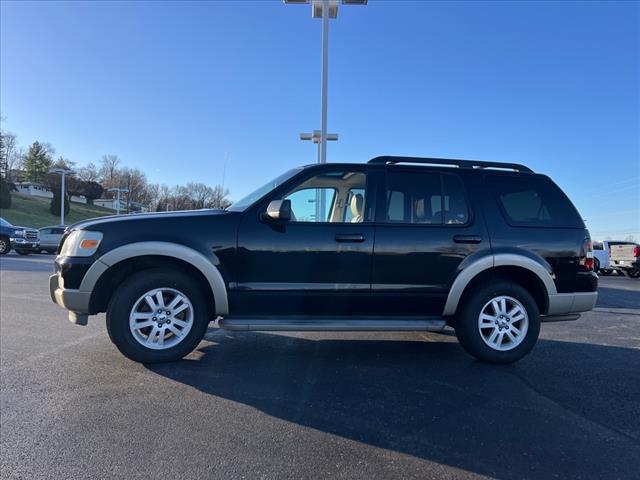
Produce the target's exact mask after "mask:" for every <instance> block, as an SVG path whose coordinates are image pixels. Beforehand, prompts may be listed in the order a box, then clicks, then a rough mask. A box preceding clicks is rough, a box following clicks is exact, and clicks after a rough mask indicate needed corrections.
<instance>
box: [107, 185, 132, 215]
mask: <svg viewBox="0 0 640 480" xmlns="http://www.w3.org/2000/svg"><path fill="white" fill-rule="evenodd" d="M107 192H115V194H116V202H117V203H116V215H120V193H129V189H128V188H110V189H108V190H107Z"/></svg>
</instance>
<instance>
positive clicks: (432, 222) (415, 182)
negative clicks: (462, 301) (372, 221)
mask: <svg viewBox="0 0 640 480" xmlns="http://www.w3.org/2000/svg"><path fill="white" fill-rule="evenodd" d="M380 196H381V198H379V201H378V205H379V208H378V211H377V214H376V243H375V249H374V255H373V269H372V305H375V308H376V309H377V311H378V312H379V313H381V314H382V313H387V314H390V315H440V314H441V313H442V309H443V307H444V304H445V301H446V297H447V292H448V289H449V286H450V284H451V282H452V281H453V279H454V277H455V275H456V274H457V271H458V268H459V267H460V266H461V263H462V262H463V261H464V260H465V258H467V257H469V256H470V255H473V254H475V253H477V252H479V251H480V250H482V249H487V250H490V245H489V239H488V235H487V233H486V230H485V227H484V224H483V222H481V221H480V220H479V214H480V212H474V211H473V209H472V208H471V206H470V204H469V202H468V200H467V198H468V196H467V194H466V191H465V188H464V183H463V181H462V175H461V174H458V173H454V172H450V171H444V172H442V171H439V170H437V169H431V168H426V167H403V166H394V167H389V168H388V170H387V173H386V181H385V186H384V188H382V189H381V193H380Z"/></svg>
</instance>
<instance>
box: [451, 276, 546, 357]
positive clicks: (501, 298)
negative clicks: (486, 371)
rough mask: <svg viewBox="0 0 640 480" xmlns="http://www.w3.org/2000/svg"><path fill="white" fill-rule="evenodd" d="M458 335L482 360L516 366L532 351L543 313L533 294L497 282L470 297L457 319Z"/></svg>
mask: <svg viewBox="0 0 640 480" xmlns="http://www.w3.org/2000/svg"><path fill="white" fill-rule="evenodd" d="M455 330H456V336H457V337H458V340H459V341H460V344H461V345H462V347H463V348H464V349H465V350H466V351H467V352H468V353H470V354H471V355H473V356H474V357H476V358H477V359H478V360H481V361H483V362H489V363H512V362H515V361H517V360H520V359H521V358H522V357H524V356H525V355H526V354H527V353H529V352H530V351H531V349H532V348H533V346H534V345H535V343H536V341H537V340H538V334H539V333H540V312H539V310H538V305H537V304H536V302H535V300H534V299H533V297H532V296H531V294H530V293H529V292H528V291H527V290H526V289H524V288H523V287H521V286H520V285H518V284H515V283H507V282H497V283H495V284H493V285H488V286H486V287H483V288H480V289H478V290H477V291H474V292H473V293H471V294H469V295H468V296H467V297H466V298H465V300H464V302H463V304H462V305H461V306H460V309H459V313H458V315H457V318H456V328H455Z"/></svg>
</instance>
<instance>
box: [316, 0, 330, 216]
mask: <svg viewBox="0 0 640 480" xmlns="http://www.w3.org/2000/svg"><path fill="white" fill-rule="evenodd" d="M328 74H329V0H322V72H321V76H322V80H321V87H320V88H321V90H320V142H319V143H318V157H319V158H318V163H327V90H328V87H329V82H328V77H329V75H328ZM324 203H325V198H324V193H322V192H321V190H320V189H317V190H316V222H324V221H325V220H326V219H325V210H326V207H325V205H324Z"/></svg>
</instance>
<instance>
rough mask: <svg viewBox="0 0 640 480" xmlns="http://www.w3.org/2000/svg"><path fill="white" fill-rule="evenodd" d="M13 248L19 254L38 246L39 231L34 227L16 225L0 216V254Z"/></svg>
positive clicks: (32, 250) (29, 251) (28, 251)
mask: <svg viewBox="0 0 640 480" xmlns="http://www.w3.org/2000/svg"><path fill="white" fill-rule="evenodd" d="M12 248H13V249H14V250H15V251H16V253H18V254H20V255H27V254H29V253H31V252H35V251H38V250H37V249H38V248H40V232H38V230H36V229H35V228H28V227H16V226H14V225H11V224H10V223H9V222H7V221H6V220H5V219H4V218H0V255H5V254H7V253H9V252H10V251H11V249H12Z"/></svg>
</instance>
